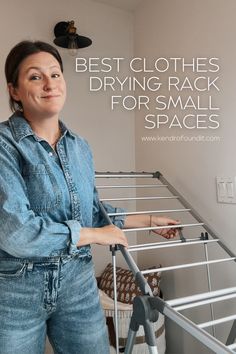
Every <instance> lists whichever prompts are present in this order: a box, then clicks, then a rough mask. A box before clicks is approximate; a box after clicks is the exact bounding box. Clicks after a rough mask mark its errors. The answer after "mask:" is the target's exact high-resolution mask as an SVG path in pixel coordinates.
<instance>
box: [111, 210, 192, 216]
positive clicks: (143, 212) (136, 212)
mask: <svg viewBox="0 0 236 354" xmlns="http://www.w3.org/2000/svg"><path fill="white" fill-rule="evenodd" d="M190 210H191V209H162V210H142V211H129V212H122V213H108V216H121V215H142V214H157V213H163V214H165V213H181V212H188V211H190Z"/></svg>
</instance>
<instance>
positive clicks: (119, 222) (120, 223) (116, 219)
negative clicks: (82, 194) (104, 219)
mask: <svg viewBox="0 0 236 354" xmlns="http://www.w3.org/2000/svg"><path fill="white" fill-rule="evenodd" d="M105 209H106V211H107V213H111V212H112V213H125V212H126V210H125V209H123V208H114V207H112V208H110V205H109V204H106V205H105ZM125 218H126V215H117V216H116V215H115V216H110V219H111V222H112V224H114V225H116V226H117V227H119V228H120V229H122V228H123V227H124V223H125Z"/></svg>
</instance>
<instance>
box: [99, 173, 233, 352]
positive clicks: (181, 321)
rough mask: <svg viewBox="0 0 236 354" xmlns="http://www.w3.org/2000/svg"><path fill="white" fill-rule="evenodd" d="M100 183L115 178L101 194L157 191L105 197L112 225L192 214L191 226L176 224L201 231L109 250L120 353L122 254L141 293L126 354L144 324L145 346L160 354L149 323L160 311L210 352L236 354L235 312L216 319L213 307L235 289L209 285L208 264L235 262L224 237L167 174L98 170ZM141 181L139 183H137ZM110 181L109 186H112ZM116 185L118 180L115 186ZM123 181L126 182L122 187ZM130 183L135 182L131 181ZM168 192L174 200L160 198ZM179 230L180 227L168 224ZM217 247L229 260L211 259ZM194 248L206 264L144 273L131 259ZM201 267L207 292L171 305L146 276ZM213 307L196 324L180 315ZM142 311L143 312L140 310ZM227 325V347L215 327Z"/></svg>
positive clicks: (189, 264)
mask: <svg viewBox="0 0 236 354" xmlns="http://www.w3.org/2000/svg"><path fill="white" fill-rule="evenodd" d="M143 178H145V179H148V180H149V179H150V181H152V182H151V183H149V182H148V183H145V184H142V183H140V180H141V179H143ZM96 179H97V181H98V180H102V181H103V180H104V179H109V180H110V181H112V182H113V180H114V179H115V181H116V182H115V184H105V185H102V184H100V183H99V184H98V183H97V189H98V191H99V194H100V192H102V191H104V190H105V191H106V190H111V191H114V190H120V189H121V190H122V189H123V190H125V192H126V194H127V190H128V189H131V190H134V189H135V188H136V191H140V190H142V189H144V190H145V191H149V190H150V188H152V189H154V190H155V195H154V196H153V195H151V196H148V195H145V196H144V197H143V196H142V197H139V196H137V197H133V196H132V197H127V196H126V195H125V197H109V198H101V199H100V206H101V209H102V212H103V214H104V217H105V218H106V220H107V222H108V224H111V219H110V218H111V217H113V216H119V215H140V214H150V215H152V214H156V213H160V214H162V213H168V214H169V213H175V212H178V213H189V214H190V215H191V216H192V217H193V218H194V220H195V222H191V223H183V224H180V225H178V226H179V227H181V229H188V228H191V229H192V228H194V230H199V231H198V233H199V237H194V238H185V237H184V236H183V233H182V231H180V239H178V240H169V241H161V242H152V243H145V244H136V245H132V246H129V247H128V248H127V249H126V248H124V247H123V246H121V245H114V246H111V252H112V263H113V281H114V299H115V328H116V352H117V354H118V353H119V340H118V339H119V334H118V322H117V321H118V316H117V311H118V310H117V286H116V271H115V269H116V252H117V251H120V252H121V254H122V255H123V257H124V259H125V260H126V263H127V265H128V267H129V268H130V270H131V271H132V272H133V274H134V277H135V280H136V283H137V284H138V286H139V287H140V289H141V293H142V296H140V297H136V298H135V300H134V306H133V315H132V318H131V323H130V330H129V334H128V340H127V344H126V347H125V354H131V353H132V349H133V345H134V341H135V337H136V333H137V330H138V328H139V326H140V325H143V326H144V331H145V336H146V342H147V345H148V348H149V352H150V353H152V354H158V350H157V347H156V342H155V338H154V333H153V330H152V327H151V322H155V321H157V319H158V313H159V312H160V313H162V314H164V315H165V316H166V317H168V318H169V319H171V320H172V321H174V322H175V323H176V324H177V325H178V326H180V327H181V328H182V329H184V330H185V331H187V332H188V333H190V334H191V335H192V336H193V337H195V338H196V339H198V340H199V341H200V342H202V343H203V344H204V345H205V346H206V347H208V348H209V349H211V350H212V351H213V352H214V353H219V354H226V353H235V351H234V349H236V343H234V341H235V338H236V314H232V315H230V316H224V317H222V318H217V319H215V314H214V307H213V304H214V303H217V302H220V301H227V300H229V299H233V298H236V286H235V287H228V288H225V289H217V290H212V281H211V272H210V265H211V266H212V265H215V264H223V263H227V262H235V260H236V255H235V254H234V253H233V252H232V251H231V250H230V249H229V248H228V247H227V246H226V245H225V243H224V242H223V241H222V240H221V239H220V236H219V235H218V234H217V232H216V231H215V230H213V229H212V227H210V226H209V225H208V223H207V222H206V220H204V219H203V218H202V217H201V216H200V215H199V214H198V212H197V211H196V210H194V209H193V208H192V206H191V205H190V204H189V203H188V202H187V201H186V200H185V199H184V198H183V196H182V195H181V194H180V193H179V192H178V191H177V190H176V189H175V188H174V187H173V186H172V185H171V184H170V183H169V182H168V181H167V180H166V179H165V178H164V176H163V175H162V174H161V173H160V172H153V173H152V172H105V173H104V172H96ZM125 179H128V180H129V183H128V184H125V185H124V184H123V181H124V180H125ZM136 180H138V181H139V182H138V183H137V184H135V183H133V182H136ZM110 181H109V182H110ZM117 181H118V182H117ZM121 181H122V183H121ZM130 181H132V183H131V182H130ZM160 189H164V190H167V191H168V193H171V196H169V195H167V196H160V195H158V194H157V195H156V193H157V192H158V191H159V190H160ZM147 194H148V193H147ZM169 199H170V200H171V199H173V200H178V202H179V203H180V204H181V207H178V208H173V209H169V208H168V209H154V210H153V207H152V208H151V209H150V208H149V209H147V210H141V211H137V210H134V211H133V210H132V211H127V212H125V213H124V212H120V213H118V212H117V213H110V214H109V213H108V214H107V212H106V210H105V208H104V203H106V202H108V203H110V202H119V203H120V202H126V203H127V202H129V201H132V202H136V201H137V202H139V201H146V202H148V201H150V200H152V201H159V200H169ZM170 227H176V226H170ZM162 228H165V226H158V227H141V228H133V229H124V232H125V233H127V237H128V235H129V233H132V232H136V233H139V232H144V231H149V232H150V231H152V230H158V229H162ZM213 244H216V245H218V246H219V247H220V248H221V249H223V250H224V252H225V253H226V256H225V257H223V258H217V259H210V258H209V253H208V247H210V246H211V245H213ZM196 245H198V246H199V245H202V246H203V249H204V256H205V260H204V261H201V262H191V263H187V264H177V265H174V266H166V267H162V268H157V269H151V270H144V271H141V270H140V269H139V268H138V266H137V264H136V262H135V261H134V258H133V257H132V253H133V252H140V251H142V252H143V251H147V250H154V249H165V248H166V249H170V248H173V247H185V248H186V247H194V246H196ZM199 266H206V271H207V282H208V289H207V290H208V291H207V292H204V293H200V294H193V295H191V296H185V297H181V298H177V299H171V300H168V301H164V300H162V299H161V298H159V297H153V294H152V291H151V288H150V286H149V284H148V283H147V281H146V279H145V278H144V275H145V274H148V273H153V272H167V271H176V270H181V269H184V268H195V267H199ZM203 305H209V306H210V313H211V320H210V321H207V322H204V323H199V324H196V323H194V322H193V321H191V320H190V319H189V318H187V317H186V316H184V315H183V314H181V311H183V310H186V309H190V308H194V307H195V308H197V307H198V306H203ZM140 309H142V310H143V311H140ZM229 321H231V322H232V321H233V324H232V327H231V330H230V333H229V335H228V338H227V340H226V343H225V344H224V343H222V342H221V341H219V340H218V339H217V338H216V335H215V326H217V325H219V324H222V323H227V322H229ZM209 327H211V328H212V334H210V333H208V332H207V331H206V330H205V329H207V328H209Z"/></svg>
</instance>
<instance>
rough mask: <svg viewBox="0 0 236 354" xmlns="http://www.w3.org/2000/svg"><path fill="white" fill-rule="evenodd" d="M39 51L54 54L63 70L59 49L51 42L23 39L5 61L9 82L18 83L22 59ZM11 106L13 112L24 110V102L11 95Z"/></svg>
mask: <svg viewBox="0 0 236 354" xmlns="http://www.w3.org/2000/svg"><path fill="white" fill-rule="evenodd" d="M39 52H47V53H49V54H51V55H53V56H54V58H55V59H56V60H57V61H58V63H59V65H60V68H61V71H62V72H63V63H62V59H61V56H60V54H59V52H58V51H57V49H56V48H55V47H53V46H52V45H51V44H48V43H45V42H41V41H35V42H33V41H22V42H19V43H18V44H16V45H15V46H14V47H13V48H12V49H11V51H10V53H9V54H8V56H7V59H6V62H5V76H6V80H7V83H8V84H9V83H11V84H12V85H13V87H17V85H18V77H19V68H20V64H21V63H22V61H23V60H24V59H25V58H27V57H28V56H29V55H32V54H36V53H39ZM9 104H10V108H11V110H12V111H13V112H15V111H17V110H19V109H20V110H22V108H23V107H22V104H21V102H19V101H15V100H14V99H13V98H12V97H11V95H10V97H9Z"/></svg>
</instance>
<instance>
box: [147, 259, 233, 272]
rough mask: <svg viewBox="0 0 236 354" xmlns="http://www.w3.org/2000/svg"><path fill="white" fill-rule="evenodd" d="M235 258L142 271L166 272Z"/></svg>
mask: <svg viewBox="0 0 236 354" xmlns="http://www.w3.org/2000/svg"><path fill="white" fill-rule="evenodd" d="M235 259H236V257H231V258H221V259H214V260H212V261H204V262H195V263H186V264H179V265H176V266H170V267H163V268H155V269H152V270H143V271H142V272H141V273H142V274H149V273H153V272H166V271H169V270H178V269H184V268H193V267H199V266H202V265H206V264H216V263H223V262H230V261H235Z"/></svg>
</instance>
